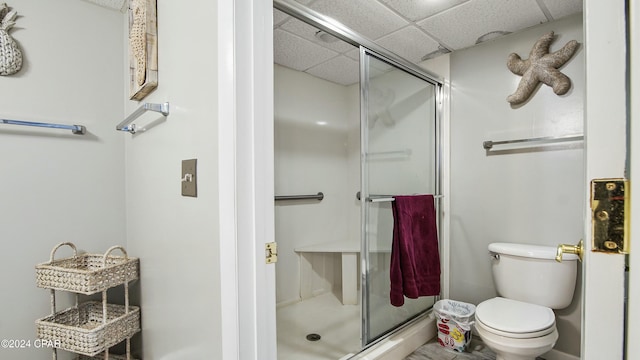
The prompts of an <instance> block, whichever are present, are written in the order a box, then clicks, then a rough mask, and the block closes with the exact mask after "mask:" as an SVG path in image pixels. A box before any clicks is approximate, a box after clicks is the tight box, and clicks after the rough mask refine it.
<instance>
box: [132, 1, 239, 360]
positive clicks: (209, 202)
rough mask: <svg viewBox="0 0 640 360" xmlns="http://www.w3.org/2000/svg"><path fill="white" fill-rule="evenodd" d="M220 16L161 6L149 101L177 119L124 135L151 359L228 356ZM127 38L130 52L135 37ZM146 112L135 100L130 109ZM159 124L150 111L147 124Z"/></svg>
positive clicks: (212, 9) (205, 9)
mask: <svg viewBox="0 0 640 360" xmlns="http://www.w3.org/2000/svg"><path fill="white" fill-rule="evenodd" d="M123 18H125V19H126V15H125V16H123ZM216 19H217V5H216V3H215V2H211V1H206V0H191V1H180V2H175V1H158V24H159V27H158V49H159V50H158V51H159V59H158V63H159V86H158V88H157V89H156V90H155V91H154V92H152V93H151V94H150V95H149V96H147V97H146V98H145V99H144V101H145V102H156V103H159V102H164V101H169V102H170V106H171V114H170V115H169V116H168V117H167V119H166V121H164V122H159V123H157V124H156V125H155V126H154V127H152V128H150V130H149V131H147V132H144V133H140V134H136V135H135V136H131V135H128V134H124V137H125V138H126V141H125V145H126V146H125V152H126V193H127V201H126V206H127V239H128V246H129V249H130V251H131V252H132V253H134V254H138V255H139V256H140V258H141V262H140V266H141V271H140V272H141V280H140V284H141V299H140V305H141V307H142V332H143V356H144V358H146V359H167V360H168V359H186V358H189V359H205V358H206V359H217V358H220V357H221V347H222V345H221V337H222V335H221V331H222V329H221V328H220V325H219V324H220V322H221V312H222V311H224V309H222V307H221V299H220V297H221V294H220V269H219V266H218V258H219V251H218V249H219V241H220V240H219V235H218V230H219V222H218V220H219V212H218V203H219V194H218V176H225V175H224V174H218V172H217V169H218V154H217V151H218V150H217V149H218V135H217V134H218V119H217V109H218V107H217V100H216V99H217V90H216V89H217V87H216V86H215V84H216V83H217V81H218V79H217V71H218V62H217V56H218V54H217V52H216V48H217V42H216V39H217V20H216ZM125 27H126V25H125ZM120 41H121V44H123V45H124V46H125V49H126V44H127V41H126V37H125V38H121V39H120ZM123 59H126V54H125V55H124V57H123ZM124 69H126V67H123V68H121V69H120V70H121V75H120V78H121V79H122V78H123V75H126V74H128V72H127V71H123V70H124ZM127 95H128V92H127ZM138 106H139V104H138V103H137V102H133V101H127V103H126V110H127V113H131V112H132V111H134V110H135V109H136V108H137V107H138ZM156 119H158V117H157V116H154V114H151V113H147V114H145V115H144V116H142V117H140V120H139V122H138V124H139V125H145V124H146V123H148V122H152V121H155V120H156ZM227 121H232V119H228V120H227ZM192 158H196V159H198V175H197V177H198V197H197V198H192V197H183V196H181V194H180V189H181V181H180V178H181V176H180V175H181V174H180V172H181V161H182V160H184V159H192ZM226 176H233V174H228V175H226ZM226 241H234V239H227V240H226ZM228 256H235V254H228Z"/></svg>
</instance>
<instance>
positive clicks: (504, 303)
mask: <svg viewBox="0 0 640 360" xmlns="http://www.w3.org/2000/svg"><path fill="white" fill-rule="evenodd" d="M475 328H476V331H477V332H478V335H479V336H480V338H481V339H482V340H483V341H484V343H485V345H487V346H488V347H489V348H490V349H492V350H493V351H494V352H495V353H496V360H534V359H535V358H536V357H538V356H540V355H542V354H544V353H546V352H548V351H549V350H551V349H552V348H553V347H554V345H555V344H556V341H557V340H558V330H557V329H556V323H555V315H554V314H553V311H552V310H551V309H549V308H547V307H544V306H540V305H535V304H529V303H525V302H521V301H517V300H511V299H505V298H502V297H496V298H493V299H489V300H487V301H484V302H482V303H480V304H479V305H478V307H477V308H476V323H475Z"/></svg>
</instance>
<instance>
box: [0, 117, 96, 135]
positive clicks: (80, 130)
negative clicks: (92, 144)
mask: <svg viewBox="0 0 640 360" xmlns="http://www.w3.org/2000/svg"><path fill="white" fill-rule="evenodd" d="M0 122H2V123H3V124H8V125H22V126H36V127H44V128H52V129H63V130H71V132H72V133H74V134H76V135H84V134H85V133H86V132H87V128H85V127H84V126H82V125H62V124H51V123H42V122H32V121H21V120H9V119H0Z"/></svg>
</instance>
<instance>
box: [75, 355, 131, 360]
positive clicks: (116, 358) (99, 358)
mask: <svg viewBox="0 0 640 360" xmlns="http://www.w3.org/2000/svg"><path fill="white" fill-rule="evenodd" d="M104 359H105V357H104V354H103V353H100V354H98V355H96V356H86V355H79V356H77V357H75V358H74V360H104ZM108 359H109V360H138V359H135V358H127V355H113V354H109V357H108Z"/></svg>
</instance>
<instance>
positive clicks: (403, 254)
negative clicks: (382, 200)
mask: <svg viewBox="0 0 640 360" xmlns="http://www.w3.org/2000/svg"><path fill="white" fill-rule="evenodd" d="M392 210H393V242H392V245H391V294H390V298H391V305H393V306H402V305H403V304H404V296H406V297H408V298H411V299H416V298H418V297H419V296H431V295H438V294H440V255H439V253H438V232H437V229H436V211H435V206H434V204H433V195H415V196H396V197H395V201H394V202H393V204H392Z"/></svg>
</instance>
